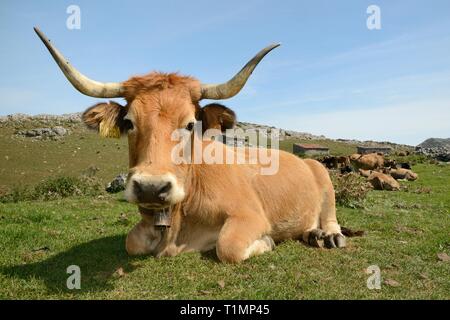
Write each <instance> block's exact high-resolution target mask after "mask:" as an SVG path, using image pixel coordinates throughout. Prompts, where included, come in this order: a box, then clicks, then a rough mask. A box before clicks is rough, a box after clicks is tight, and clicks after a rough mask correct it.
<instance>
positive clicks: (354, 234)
mask: <svg viewBox="0 0 450 320" xmlns="http://www.w3.org/2000/svg"><path fill="white" fill-rule="evenodd" d="M341 233H342V234H343V235H344V236H346V237H350V238H351V237H362V236H364V235H365V234H366V232H365V231H364V230H352V229H350V228H346V227H342V226H341Z"/></svg>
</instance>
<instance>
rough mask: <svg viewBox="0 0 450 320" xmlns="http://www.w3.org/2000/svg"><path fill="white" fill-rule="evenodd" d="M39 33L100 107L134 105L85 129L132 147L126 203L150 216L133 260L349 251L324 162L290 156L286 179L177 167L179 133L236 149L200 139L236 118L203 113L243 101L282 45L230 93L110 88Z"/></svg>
mask: <svg viewBox="0 0 450 320" xmlns="http://www.w3.org/2000/svg"><path fill="white" fill-rule="evenodd" d="M36 32H37V34H38V35H39V37H40V38H41V40H42V41H43V42H44V44H45V46H46V47H47V49H48V50H49V51H50V53H51V54H52V56H53V58H54V59H55V60H56V61H57V63H58V65H59V66H60V68H61V70H62V71H63V73H64V74H65V76H66V77H67V78H68V79H69V80H70V82H71V83H72V84H73V85H74V86H75V87H76V89H78V90H79V91H80V92H82V93H84V94H86V95H89V96H93V97H102V98H113V97H116V98H117V97H124V98H125V100H126V105H125V106H121V105H119V104H117V103H114V102H110V103H99V104H97V105H95V106H93V107H91V108H90V109H88V110H87V111H86V112H85V113H84V114H83V120H84V122H85V123H86V124H87V125H88V126H89V127H91V128H93V129H96V130H99V132H100V133H101V135H102V136H120V135H126V136H127V137H128V145H129V175H128V181H127V189H126V192H125V194H126V198H127V200H128V201H130V202H133V203H136V204H137V205H138V206H139V210H140V212H141V216H142V220H141V221H140V222H139V223H138V224H137V225H136V226H135V227H134V228H133V229H132V230H131V231H130V233H129V234H128V237H127V240H126V249H127V251H128V253H129V254H131V255H136V254H154V255H156V256H174V255H177V254H179V253H181V252H188V251H206V250H211V249H213V248H216V252H217V256H218V257H219V259H220V260H221V261H224V262H239V261H242V260H245V259H247V258H249V257H251V256H254V255H259V254H262V253H264V252H266V251H270V250H272V249H273V247H274V241H275V242H278V241H282V240H286V239H303V240H304V241H306V242H307V243H309V244H311V245H315V246H318V245H320V244H321V240H323V242H324V244H325V246H326V247H329V248H335V247H343V246H345V237H344V236H343V234H342V232H341V227H340V226H339V224H338V222H337V219H336V208H335V195H334V190H333V185H332V183H331V180H330V177H329V175H328V172H327V170H326V169H325V168H324V167H323V166H322V165H321V164H320V163H319V162H317V161H315V160H302V159H300V158H298V157H296V156H294V155H292V154H290V153H287V152H282V151H280V152H279V169H278V171H277V172H276V173H275V174H273V175H261V174H260V169H261V167H262V165H261V164H206V163H202V164H195V162H194V163H192V162H190V163H179V164H176V163H174V161H173V160H172V158H171V156H172V154H171V152H172V151H173V150H174V148H175V146H176V145H177V141H173V140H172V139H171V135H172V133H173V132H176V131H177V132H178V131H180V132H181V131H182V132H184V133H185V134H186V135H187V137H188V140H189V139H190V141H197V142H198V141H200V142H198V143H200V144H202V145H203V146H204V147H207V146H211V144H215V147H221V148H225V149H230V148H229V147H228V146H226V145H224V144H220V142H217V141H204V140H203V139H201V137H199V136H198V134H197V132H196V130H193V129H194V127H195V126H194V125H195V123H196V121H200V120H205V124H206V125H207V126H208V127H207V128H209V127H211V126H216V125H220V127H221V128H223V126H226V125H227V124H231V123H233V122H234V113H233V112H231V110H229V109H228V108H226V107H223V106H220V105H215V106H214V107H210V108H206V107H204V108H202V107H201V106H200V104H199V102H200V100H202V99H214V100H220V99H227V98H231V97H233V96H234V95H236V94H237V93H238V92H239V91H240V90H241V89H242V87H243V86H244V85H245V82H246V81H247V79H248V78H249V76H250V74H251V73H252V71H253V70H254V68H255V67H256V65H257V64H258V63H259V61H260V60H261V59H262V58H263V57H264V56H265V55H266V54H267V53H268V52H270V51H271V50H272V49H274V48H276V47H277V46H278V45H272V46H269V47H267V48H265V49H263V50H262V51H261V52H259V53H258V54H257V55H256V56H255V57H254V58H253V59H252V60H251V61H249V63H247V65H246V66H245V67H244V68H243V69H241V71H240V72H239V73H238V74H237V75H236V76H235V77H233V78H232V79H231V80H230V81H227V82H224V83H222V84H202V83H201V82H200V81H198V80H197V79H195V78H192V77H185V76H180V75H178V74H165V73H157V72H154V73H150V74H147V75H144V76H139V77H133V78H131V79H129V80H127V81H124V82H121V83H101V82H97V81H93V80H91V79H89V78H87V77H86V76H84V75H82V74H81V73H80V72H79V71H77V70H76V69H75V68H74V67H73V66H72V65H71V64H70V63H69V62H68V61H67V60H66V59H65V58H64V57H63V56H62V55H61V53H60V52H59V51H58V50H57V49H56V48H54V46H53V45H52V43H50V42H49V40H48V39H47V38H46V37H45V36H44V35H43V34H42V33H41V32H40V31H39V30H37V29H36ZM231 118H233V119H231ZM225 123H227V124H225ZM203 129H205V128H203ZM218 144H219V145H218ZM231 152H235V151H231ZM236 152H240V151H236ZM272 152H276V153H277V152H278V151H272ZM164 212H165V213H168V219H167V220H168V221H166V223H163V225H164V224H166V225H167V224H169V225H171V228H169V229H167V228H163V229H161V228H159V227H158V226H159V225H160V224H161V221H160V217H161V216H162V214H163V213H164ZM164 230H165V231H164Z"/></svg>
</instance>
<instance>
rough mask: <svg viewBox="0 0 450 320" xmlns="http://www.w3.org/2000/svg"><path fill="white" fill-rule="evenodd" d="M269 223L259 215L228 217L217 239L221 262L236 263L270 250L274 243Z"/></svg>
mask: <svg viewBox="0 0 450 320" xmlns="http://www.w3.org/2000/svg"><path fill="white" fill-rule="evenodd" d="M269 232H270V224H269V223H268V222H267V221H266V219H264V218H262V217H261V216H260V215H254V216H250V217H249V216H246V217H235V216H233V217H229V218H228V219H227V220H226V222H225V224H224V226H223V227H222V230H221V231H220V234H219V239H218V240H217V246H216V251H217V256H218V258H219V259H220V261H222V262H229V263H236V262H240V261H243V260H245V259H248V258H250V257H251V256H255V255H259V254H262V253H264V252H267V251H271V250H272V249H273V248H274V247H275V244H274V242H273V240H272V238H271V237H270V236H268V235H267V234H268V233H269Z"/></svg>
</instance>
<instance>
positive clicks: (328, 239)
mask: <svg viewBox="0 0 450 320" xmlns="http://www.w3.org/2000/svg"><path fill="white" fill-rule="evenodd" d="M324 243H325V247H326V248H328V249H332V248H344V247H345V237H344V236H343V235H342V234H340V233H334V234H329V235H327V236H325V238H324Z"/></svg>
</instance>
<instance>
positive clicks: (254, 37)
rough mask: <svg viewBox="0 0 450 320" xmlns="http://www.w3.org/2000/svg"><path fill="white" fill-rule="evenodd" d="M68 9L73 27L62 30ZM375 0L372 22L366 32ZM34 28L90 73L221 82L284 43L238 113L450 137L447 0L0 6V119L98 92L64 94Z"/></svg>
mask: <svg viewBox="0 0 450 320" xmlns="http://www.w3.org/2000/svg"><path fill="white" fill-rule="evenodd" d="M71 4H75V5H78V6H79V7H80V9H81V29H80V30H69V29H67V27H66V19H67V17H68V16H69V15H68V14H67V13H66V9H67V7H68V6H69V5H71ZM371 4H375V5H378V6H379V7H380V9H381V30H368V29H367V27H366V19H367V17H368V14H367V13H366V9H367V7H368V6H369V5H371ZM33 26H39V27H40V28H41V30H42V31H43V32H44V33H45V34H46V35H47V36H48V37H49V38H50V39H51V40H52V41H53V42H54V43H55V44H56V46H57V47H58V48H59V49H60V50H61V51H62V52H63V53H64V55H65V56H66V57H67V58H68V59H69V60H70V61H71V62H72V64H73V65H75V66H76V67H77V68H78V69H79V70H80V71H81V72H83V73H85V74H86V75H88V76H89V77H91V78H93V79H96V80H99V81H122V80H125V79H127V78H128V77H130V76H132V75H136V74H143V73H147V72H149V71H152V70H160V71H167V72H169V71H179V72H181V73H183V74H189V75H193V76H195V77H197V78H198V79H200V80H201V81H203V82H221V81H224V80H227V79H228V78H229V77H231V76H232V75H233V74H234V73H235V72H236V71H238V70H239V69H240V68H241V67H242V66H243V64H244V63H245V62H247V60H248V59H249V58H251V57H252V56H253V55H254V54H255V53H256V52H258V51H259V50H260V49H261V48H263V47H265V46H266V45H268V44H270V43H273V42H281V43H282V46H281V47H279V48H277V49H276V50H274V51H273V52H271V53H270V54H269V55H268V56H267V57H266V58H265V59H264V60H263V61H262V62H261V64H260V65H259V66H258V67H257V69H256V70H255V72H254V73H253V76H252V77H251V78H250V80H249V82H248V83H247V86H246V87H245V88H244V89H243V91H242V92H241V93H240V94H239V95H238V96H236V97H235V98H232V99H229V100H226V101H223V102H224V103H225V104H226V105H228V106H229V107H231V108H233V109H234V110H235V111H236V113H237V115H238V118H239V120H241V121H248V122H256V123H263V124H270V125H275V126H278V127H282V128H287V129H293V130H298V131H305V132H311V133H314V134H324V135H326V136H328V137H331V138H356V139H373V140H389V141H394V142H399V143H407V144H412V145H415V144H417V143H420V142H421V141H422V140H424V139H425V138H428V137H431V136H433V137H450V89H449V88H450V2H449V1H448V0H442V1H439V0H435V1H414V0H409V1H406V0H397V1H377V0H372V1H364V0H358V1H356V0H346V1H343V0H342V1H331V0H330V1H323V0H316V1H312V0H311V1H298V0H296V1H279V0H278V1H251V0H250V1H212V0H209V1H203V0H202V1H126V2H125V1H76V0H72V1H49V0H46V1H44V0H41V1H23V0H22V1H2V2H1V4H0V36H1V39H2V45H1V47H0V94H1V99H2V102H1V104H0V115H6V114H11V113H16V112H21V113H29V114H38V113H54V114H62V113H70V112H79V111H83V110H84V109H85V108H87V107H89V106H90V105H92V104H94V103H96V102H98V100H99V99H95V98H90V97H85V96H82V95H81V94H79V93H78V92H77V91H76V90H75V89H73V88H72V86H71V85H70V84H69V83H68V82H67V81H66V80H65V78H64V76H63V75H62V73H61V72H60V71H59V69H58V68H57V66H56V64H55V63H54V61H53V60H52V59H51V57H50V55H49V54H48V52H47V50H46V49H45V47H44V46H43V45H42V43H41V42H40V41H39V40H38V38H37V37H36V35H35V34H34V32H33V29H32V27H33ZM207 102H208V101H205V103H207Z"/></svg>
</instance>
